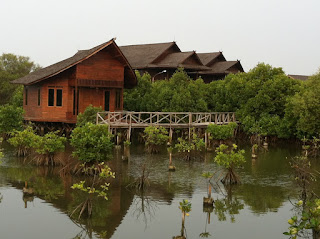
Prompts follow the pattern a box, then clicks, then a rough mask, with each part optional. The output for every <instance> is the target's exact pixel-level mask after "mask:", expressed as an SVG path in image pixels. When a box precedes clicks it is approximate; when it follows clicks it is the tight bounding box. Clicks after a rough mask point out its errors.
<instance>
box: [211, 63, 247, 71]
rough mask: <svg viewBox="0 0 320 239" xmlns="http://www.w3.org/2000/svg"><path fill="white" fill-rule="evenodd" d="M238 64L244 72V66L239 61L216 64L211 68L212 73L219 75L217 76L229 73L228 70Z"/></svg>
mask: <svg viewBox="0 0 320 239" xmlns="http://www.w3.org/2000/svg"><path fill="white" fill-rule="evenodd" d="M236 64H239V66H240V69H239V70H242V71H243V69H242V66H241V64H240V62H239V61H220V62H216V63H215V64H213V66H211V69H212V70H211V72H212V73H217V74H222V73H229V72H228V70H229V69H230V68H231V67H233V66H235V65H236Z"/></svg>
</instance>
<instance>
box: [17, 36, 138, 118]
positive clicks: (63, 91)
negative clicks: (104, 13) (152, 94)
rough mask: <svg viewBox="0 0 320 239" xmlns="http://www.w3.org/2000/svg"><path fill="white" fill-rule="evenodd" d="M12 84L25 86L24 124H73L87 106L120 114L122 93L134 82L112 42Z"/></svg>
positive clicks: (135, 80)
mask: <svg viewBox="0 0 320 239" xmlns="http://www.w3.org/2000/svg"><path fill="white" fill-rule="evenodd" d="M12 83H15V84H23V85H24V93H23V94H24V97H23V98H24V100H23V109H24V111H25V115H24V119H25V120H26V121H32V122H51V123H63V124H75V123H76V119H77V115H78V113H80V112H83V111H84V110H85V108H86V107H87V106H89V105H90V104H91V105H93V106H96V107H98V106H100V107H102V109H103V110H105V111H115V110H122V109H123V89H124V88H132V87H134V86H135V85H136V84H137V79H136V76H135V73H134V71H133V70H132V68H131V66H130V64H129V62H128V61H127V59H126V57H125V56H124V55H123V53H122V52H121V50H120V48H119V47H118V46H117V44H116V43H115V40H114V39H112V40H110V41H108V42H106V43H103V44H101V45H99V46H96V47H94V48H92V49H89V50H81V51H78V52H77V53H76V54H75V55H74V56H72V57H70V58H68V59H66V60H63V61H61V62H58V63H56V64H53V65H51V66H48V67H45V68H42V69H40V70H38V71H35V72H33V73H31V74H29V75H27V76H25V77H22V78H20V79H17V80H14V81H13V82H12Z"/></svg>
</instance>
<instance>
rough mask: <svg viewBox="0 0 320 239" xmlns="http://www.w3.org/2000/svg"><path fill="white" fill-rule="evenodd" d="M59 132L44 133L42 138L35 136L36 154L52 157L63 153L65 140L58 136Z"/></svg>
mask: <svg viewBox="0 0 320 239" xmlns="http://www.w3.org/2000/svg"><path fill="white" fill-rule="evenodd" d="M58 133H59V131H55V132H49V133H46V134H45V135H44V136H37V137H36V140H35V143H34V148H35V150H36V152H37V153H38V154H42V155H53V154H54V153H56V152H60V151H63V150H64V148H65V143H66V141H67V139H66V138H65V137H62V136H59V135H58Z"/></svg>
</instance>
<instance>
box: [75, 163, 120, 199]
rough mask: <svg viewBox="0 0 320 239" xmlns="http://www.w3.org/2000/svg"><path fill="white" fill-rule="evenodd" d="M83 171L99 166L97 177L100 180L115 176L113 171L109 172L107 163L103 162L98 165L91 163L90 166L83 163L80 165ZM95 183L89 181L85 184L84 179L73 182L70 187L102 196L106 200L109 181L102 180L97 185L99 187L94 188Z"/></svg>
mask: <svg viewBox="0 0 320 239" xmlns="http://www.w3.org/2000/svg"><path fill="white" fill-rule="evenodd" d="M82 167H83V172H84V173H85V174H86V172H88V171H93V170H94V169H96V168H97V167H98V168H99V174H98V178H99V179H100V180H105V179H108V178H115V173H114V172H111V169H110V167H109V166H108V165H105V164H104V162H102V163H99V164H98V166H95V165H92V166H91V167H86V165H85V164H83V165H82ZM96 183H97V182H95V183H93V184H92V183H91V184H89V185H88V186H86V181H80V182H79V183H75V184H73V185H72V187H71V188H72V189H78V190H80V191H83V192H86V193H88V194H96V195H97V196H98V197H103V198H104V199H105V200H108V197H107V191H108V189H109V186H110V183H107V182H104V183H103V184H100V185H99V188H96V187H95V186H96V185H95V184H96Z"/></svg>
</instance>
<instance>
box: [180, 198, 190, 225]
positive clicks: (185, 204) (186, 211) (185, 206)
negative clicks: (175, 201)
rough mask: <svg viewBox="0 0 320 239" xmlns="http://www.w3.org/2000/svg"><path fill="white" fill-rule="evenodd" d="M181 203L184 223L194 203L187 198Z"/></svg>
mask: <svg viewBox="0 0 320 239" xmlns="http://www.w3.org/2000/svg"><path fill="white" fill-rule="evenodd" d="M179 205H180V206H179V209H180V210H181V212H182V224H183V225H184V221H185V217H186V216H189V212H191V205H192V204H191V203H190V202H189V201H188V200H187V199H183V200H182V202H179Z"/></svg>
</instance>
